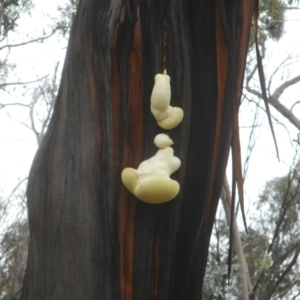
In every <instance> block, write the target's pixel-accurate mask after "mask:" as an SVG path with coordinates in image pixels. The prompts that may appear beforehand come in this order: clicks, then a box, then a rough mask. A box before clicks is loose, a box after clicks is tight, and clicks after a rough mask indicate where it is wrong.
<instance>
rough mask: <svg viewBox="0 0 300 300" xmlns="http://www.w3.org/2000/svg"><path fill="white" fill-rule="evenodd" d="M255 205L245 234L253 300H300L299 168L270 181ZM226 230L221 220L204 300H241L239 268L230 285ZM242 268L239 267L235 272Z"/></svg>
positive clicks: (209, 267)
mask: <svg viewBox="0 0 300 300" xmlns="http://www.w3.org/2000/svg"><path fill="white" fill-rule="evenodd" d="M297 157H299V156H297ZM256 205H257V207H256V209H257V210H256V213H252V215H251V218H250V220H251V223H252V224H253V225H251V227H250V228H249V230H248V233H247V234H245V233H244V232H243V233H242V245H243V249H244V253H245V256H246V260H247V264H248V270H249V275H250V280H251V282H252V284H253V289H252V291H251V292H250V298H249V299H258V300H260V299H263V300H275V299H298V297H299V295H300V293H299V291H300V263H299V259H298V258H299V253H300V220H299V213H298V212H299V209H300V163H297V164H296V165H295V166H294V167H293V168H291V170H290V172H289V174H288V175H287V176H284V177H281V178H276V179H273V180H271V181H269V182H268V183H267V184H266V187H265V189H264V191H263V192H262V194H261V195H260V197H259V199H258V201H257V204H256ZM227 227H228V226H227V224H226V223H225V221H224V220H223V218H222V217H221V218H219V219H218V220H217V221H216V223H215V231H214V238H213V242H212V244H211V248H210V255H209V261H208V272H207V275H206V276H207V280H205V281H204V291H203V293H204V298H205V299H227V298H226V297H225V295H226V294H227V296H229V297H230V296H232V297H235V298H236V299H241V297H240V296H241V291H240V284H239V281H240V280H239V278H238V276H239V273H238V272H237V270H238V269H235V270H236V271H235V272H233V278H232V279H231V283H230V285H229V286H227V285H226V280H225V279H226V278H225V275H226V265H227V261H226V258H227V249H228V230H227ZM235 262H237V260H236V258H235ZM237 267H238V265H236V264H234V268H237ZM209 270H210V271H211V272H210V271H209ZM221 286H223V288H222V292H221V293H220V290H219V289H220V287H221ZM220 295H221V298H220ZM255 297H256V298H255Z"/></svg>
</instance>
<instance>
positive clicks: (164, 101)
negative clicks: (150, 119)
mask: <svg viewBox="0 0 300 300" xmlns="http://www.w3.org/2000/svg"><path fill="white" fill-rule="evenodd" d="M154 80H155V83H154V87H153V90H152V95H151V112H152V114H153V116H154V118H155V119H156V121H157V123H158V125H159V126H160V127H161V128H163V129H172V128H174V127H176V126H177V125H179V123H180V122H181V121H182V119H183V110H182V109H181V108H180V107H172V106H171V105H170V101H171V86H170V81H171V79H170V76H168V75H167V71H166V70H165V71H164V74H156V76H155V78H154Z"/></svg>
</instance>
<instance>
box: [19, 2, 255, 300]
mask: <svg viewBox="0 0 300 300" xmlns="http://www.w3.org/2000/svg"><path fill="white" fill-rule="evenodd" d="M253 6H254V1H250V0H243V1H241V0H231V1H200V0H147V1H146V0H140V1H120V0H110V1H108V0H102V1H99V0H82V1H80V3H79V6H78V11H77V14H76V17H75V20H74V24H73V27H72V29H71V34H70V40H69V46H68V50H67V54H66V59H65V65H64V69H63V74H62V79H61V84H60V88H59V92H58V96H57V100H56V104H55V108H54V112H53V116H52V119H51V122H50V125H49V128H48V132H47V134H46V136H45V138H44V139H43V141H42V144H41V146H40V148H39V150H38V152H37V154H36V156H35V159H34V162H33V164H32V168H31V171H30V178H29V183H28V190H27V196H28V216H29V227H30V245H29V257H28V265H27V270H26V276H25V281H24V287H23V291H22V299H64V300H68V299H105V300H111V299H122V300H125V299H126V300H129V299H143V300H148V299H149V300H150V299H163V300H166V299H185V300H186V299H201V289H202V282H203V277H204V273H205V266H206V259H207V252H208V247H209V240H210V235H211V230H212V226H213V222H214V218H215V212H216V208H217V205H218V201H219V196H220V192H221V188H222V184H223V178H224V172H225V168H226V164H227V158H228V153H229V148H230V145H231V143H232V135H233V134H232V133H233V130H232V128H233V120H235V119H236V118H237V109H235V108H234V107H236V106H237V104H238V101H239V95H240V91H241V87H242V81H243V74H244V68H245V58H246V52H247V44H248V38H249V32H250V26H251V17H252V11H253ZM164 68H167V72H168V74H169V75H170V76H171V89H172V98H171V104H172V105H173V106H179V107H182V108H183V110H184V113H185V116H184V120H183V122H182V123H181V124H180V125H179V126H178V127H176V128H175V129H173V130H171V131H168V132H167V133H168V134H169V135H170V137H171V138H172V139H173V141H174V146H173V148H174V150H175V155H176V156H177V157H179V158H180V159H181V162H182V165H181V168H180V169H179V171H177V172H176V173H175V174H174V176H172V177H173V178H174V179H176V180H178V181H179V183H180V185H181V191H180V194H179V195H178V196H177V197H176V198H175V199H174V200H172V201H170V202H168V203H166V204H162V205H151V204H147V203H144V202H142V201H140V200H138V199H136V198H135V197H134V196H133V195H131V194H130V193H129V192H128V191H127V190H126V189H125V188H124V186H123V184H122V182H121V179H120V174H121V171H122V169H123V168H125V167H133V168H137V167H138V165H139V163H140V162H141V161H142V160H144V159H147V158H149V157H151V156H152V155H154V153H155V152H156V150H157V149H156V148H155V146H154V144H153V139H154V137H155V135H156V134H158V133H161V132H166V131H164V130H162V129H160V128H159V127H158V125H157V123H156V121H155V119H154V118H153V116H152V114H151V112H150V96H151V91H152V88H153V84H154V76H155V74H157V73H161V72H162V71H163V69H164ZM236 95H237V96H236Z"/></svg>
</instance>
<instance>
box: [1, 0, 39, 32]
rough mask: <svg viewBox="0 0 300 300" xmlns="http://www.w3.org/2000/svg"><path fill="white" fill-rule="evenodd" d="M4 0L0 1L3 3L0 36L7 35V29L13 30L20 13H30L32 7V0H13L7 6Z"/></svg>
mask: <svg viewBox="0 0 300 300" xmlns="http://www.w3.org/2000/svg"><path fill="white" fill-rule="evenodd" d="M5 2H7V1H4V0H1V1H0V5H1V6H2V5H3V8H2V9H3V10H4V11H3V15H2V20H1V24H0V36H2V37H5V36H7V34H8V32H9V31H15V30H16V28H17V26H18V21H19V19H20V16H21V14H24V13H30V10H31V9H32V8H33V7H34V4H33V2H32V0H15V1H12V2H11V4H10V5H8V6H6V5H5ZM0 19H1V18H0Z"/></svg>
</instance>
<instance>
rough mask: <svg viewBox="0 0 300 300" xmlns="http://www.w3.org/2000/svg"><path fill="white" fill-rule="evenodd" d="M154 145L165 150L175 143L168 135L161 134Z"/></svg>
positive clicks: (155, 139)
mask: <svg viewBox="0 0 300 300" xmlns="http://www.w3.org/2000/svg"><path fill="white" fill-rule="evenodd" d="M154 144H155V146H156V147H157V148H160V149H163V148H166V147H169V146H171V145H173V144H174V143H173V141H172V139H170V138H169V136H168V135H166V134H164V133H160V134H158V135H157V136H156V137H155V138H154Z"/></svg>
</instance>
